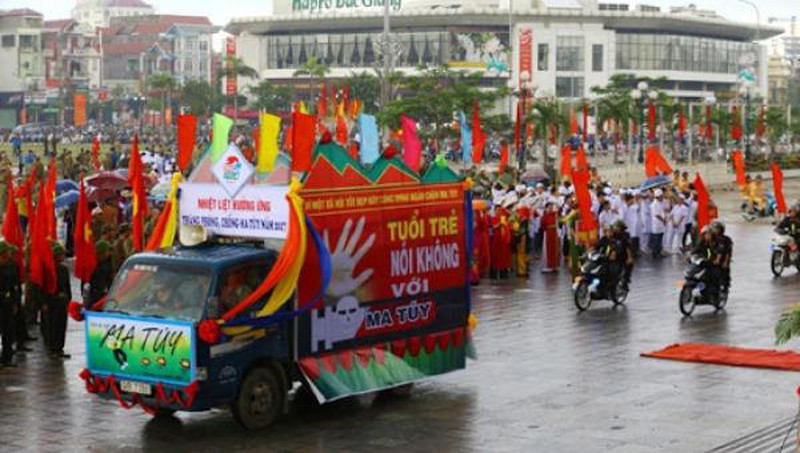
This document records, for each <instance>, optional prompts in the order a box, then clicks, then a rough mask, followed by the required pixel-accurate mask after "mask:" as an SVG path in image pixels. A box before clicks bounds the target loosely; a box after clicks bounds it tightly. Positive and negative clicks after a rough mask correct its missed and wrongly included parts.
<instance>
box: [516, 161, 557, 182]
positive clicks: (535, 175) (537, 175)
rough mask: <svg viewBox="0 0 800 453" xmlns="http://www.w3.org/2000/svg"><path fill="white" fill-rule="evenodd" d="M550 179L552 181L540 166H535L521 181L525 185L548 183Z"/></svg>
mask: <svg viewBox="0 0 800 453" xmlns="http://www.w3.org/2000/svg"><path fill="white" fill-rule="evenodd" d="M548 179H550V176H549V175H548V174H547V172H546V171H544V168H542V167H541V166H540V165H534V166H533V167H531V168H530V169H528V170H527V171H526V172H525V173H523V174H522V178H520V180H521V181H522V182H524V183H536V182H540V181H546V180H548Z"/></svg>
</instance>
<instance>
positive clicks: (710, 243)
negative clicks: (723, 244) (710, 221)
mask: <svg viewBox="0 0 800 453" xmlns="http://www.w3.org/2000/svg"><path fill="white" fill-rule="evenodd" d="M716 245H717V243H716V240H715V237H714V229H713V228H712V227H711V225H706V226H704V227H703V229H702V230H700V240H698V241H697V243H696V244H695V246H694V248H693V249H692V255H693V256H694V255H698V256H701V257H703V258H705V260H706V262H707V263H708V264H707V266H708V270H707V272H706V275H707V276H708V278H707V279H706V283H707V284H708V287H709V293H710V294H711V295H712V296H714V297H716V294H717V291H718V289H719V283H720V277H719V271H718V269H719V267H718V266H717V262H718V256H717V251H718V249H717V247H716Z"/></svg>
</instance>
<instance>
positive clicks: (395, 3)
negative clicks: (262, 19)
mask: <svg viewBox="0 0 800 453" xmlns="http://www.w3.org/2000/svg"><path fill="white" fill-rule="evenodd" d="M288 1H290V2H291V12H293V13H300V12H309V13H315V12H321V13H325V12H334V11H336V12H339V11H347V12H350V11H369V10H371V9H378V8H380V9H382V8H383V7H384V3H383V2H384V1H388V2H389V7H390V8H391V9H392V10H394V11H398V10H400V8H402V6H403V3H402V2H403V0H288ZM276 6H277V5H276ZM276 9H278V8H276Z"/></svg>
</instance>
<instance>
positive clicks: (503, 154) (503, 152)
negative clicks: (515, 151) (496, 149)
mask: <svg viewBox="0 0 800 453" xmlns="http://www.w3.org/2000/svg"><path fill="white" fill-rule="evenodd" d="M507 168H508V142H506V141H505V140H503V144H502V145H501V146H500V165H499V166H498V167H497V171H498V172H499V173H500V174H501V175H502V174H503V173H505V172H506V169H507Z"/></svg>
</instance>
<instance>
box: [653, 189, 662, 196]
mask: <svg viewBox="0 0 800 453" xmlns="http://www.w3.org/2000/svg"><path fill="white" fill-rule="evenodd" d="M653 195H655V196H657V197H661V196H663V195H664V191H662V190H661V189H656V191H655V192H654V193H653Z"/></svg>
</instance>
